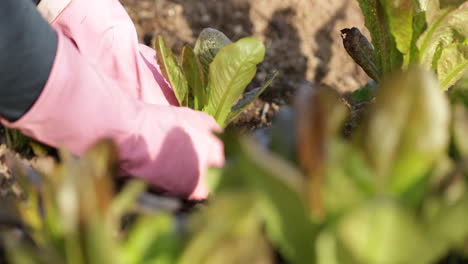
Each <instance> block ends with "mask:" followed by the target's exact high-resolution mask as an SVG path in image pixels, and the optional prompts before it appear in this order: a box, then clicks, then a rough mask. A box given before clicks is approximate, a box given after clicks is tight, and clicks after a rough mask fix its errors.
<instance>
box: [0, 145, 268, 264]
mask: <svg viewBox="0 0 468 264" xmlns="http://www.w3.org/2000/svg"><path fill="white" fill-rule="evenodd" d="M116 157H117V151H116V149H115V146H114V145H113V144H112V143H111V142H110V141H102V142H99V143H97V144H96V145H95V146H93V147H92V148H90V149H89V150H88V151H87V153H85V154H84V155H83V157H82V158H76V157H74V156H72V155H71V154H70V153H69V152H67V151H64V150H62V151H61V153H60V158H61V163H59V164H54V163H52V164H51V163H49V162H47V163H44V162H42V163H41V162H40V163H39V165H37V166H38V167H39V170H38V171H36V170H33V169H32V168H31V167H29V166H27V165H26V164H24V163H22V162H21V161H19V160H17V159H15V157H14V156H12V155H9V156H8V157H7V158H6V160H7V163H8V165H9V167H10V168H11V169H12V173H13V175H14V176H15V178H16V179H17V180H18V182H19V183H20V185H21V187H22V190H23V193H22V196H23V199H22V200H14V199H10V198H2V199H1V200H0V208H1V210H0V246H4V247H5V248H6V250H5V252H6V253H7V254H6V255H7V256H6V257H7V260H5V259H0V262H2V263H4V262H3V261H6V263H11V264H50V263H69V264H92V263H96V264H97V263H99V264H101V263H116V264H119V263H122V264H131V263H135V264H145V263H148V264H150V263H158V264H177V263H180V264H185V263H220V262H223V263H243V262H244V261H247V263H258V264H260V263H265V261H269V259H271V256H272V254H271V250H270V248H269V246H268V243H267V241H266V239H265V237H264V236H263V233H262V231H261V221H260V218H259V217H258V213H257V211H258V208H257V206H256V205H255V203H252V199H253V196H249V195H244V194H231V195H226V196H224V198H220V199H217V200H216V201H213V202H212V203H211V204H210V206H209V207H206V208H202V209H200V210H199V211H198V212H197V213H195V214H193V215H192V216H191V217H190V219H189V220H184V219H185V217H183V216H182V215H179V216H176V215H172V214H170V212H169V211H166V210H161V209H158V208H159V207H156V208H155V207H154V206H150V205H152V204H154V201H153V202H150V203H143V202H142V199H143V197H144V196H145V195H146V196H147V195H148V194H145V195H143V193H144V192H145V189H146V185H145V184H143V183H142V182H139V181H132V182H130V183H128V184H126V185H125V187H124V188H123V189H122V190H121V191H120V192H117V190H116V188H115V186H114V178H113V177H114V175H115V169H116V165H117V159H116ZM142 195H143V196H142ZM153 198H154V197H153ZM143 200H144V199H143ZM166 202H167V201H166ZM172 203H174V201H172ZM172 207H173V206H172ZM207 221H213V222H212V224H211V225H205V223H206V222H207ZM0 257H1V256H0ZM267 263H268V262H267Z"/></svg>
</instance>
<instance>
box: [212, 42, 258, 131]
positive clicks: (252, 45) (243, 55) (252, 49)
mask: <svg viewBox="0 0 468 264" xmlns="http://www.w3.org/2000/svg"><path fill="white" fill-rule="evenodd" d="M264 57H265V46H264V45H263V43H262V42H261V41H259V40H256V39H253V38H244V39H241V40H239V41H237V42H236V43H233V44H230V45H228V46H226V47H224V48H222V49H221V50H220V51H219V53H218V54H217V55H216V57H215V59H214V60H213V62H212V63H211V65H210V74H209V82H208V92H209V98H208V104H207V105H206V107H205V109H204V111H205V112H206V113H208V114H210V115H212V116H213V117H214V118H215V120H216V121H218V124H219V125H220V126H222V127H224V126H225V125H226V121H227V117H228V115H229V113H230V112H231V108H232V106H233V104H234V102H235V101H236V100H237V99H238V98H239V96H240V95H242V93H243V91H244V89H245V88H246V87H247V85H248V84H249V83H250V82H251V81H252V79H253V78H254V76H255V73H256V72H257V64H259V63H260V62H262V61H263V59H264Z"/></svg>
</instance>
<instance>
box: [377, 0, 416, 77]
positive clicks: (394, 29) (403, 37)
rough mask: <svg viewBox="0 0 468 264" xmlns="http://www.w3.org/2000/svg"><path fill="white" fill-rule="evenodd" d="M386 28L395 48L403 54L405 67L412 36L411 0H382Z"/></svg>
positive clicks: (408, 60)
mask: <svg viewBox="0 0 468 264" xmlns="http://www.w3.org/2000/svg"><path fill="white" fill-rule="evenodd" d="M382 5H383V7H384V9H385V13H386V19H387V21H388V28H389V30H390V32H391V34H392V35H393V37H394V39H395V43H396V47H397V49H398V50H399V51H400V52H401V53H402V54H403V57H404V64H403V67H404V68H406V67H407V66H408V64H409V62H410V50H411V41H412V36H413V13H414V8H413V1H412V0H382Z"/></svg>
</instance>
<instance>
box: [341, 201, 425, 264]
mask: <svg viewBox="0 0 468 264" xmlns="http://www.w3.org/2000/svg"><path fill="white" fill-rule="evenodd" d="M339 237H340V239H341V241H342V242H343V244H344V245H345V246H346V248H347V249H348V250H349V251H350V252H351V254H352V255H353V256H354V257H355V258H356V259H357V260H359V262H360V263H373V264H395V263H427V262H420V261H418V258H420V256H421V255H422V254H425V253H426V252H425V249H426V247H425V246H426V244H425V240H424V229H423V227H422V226H421V225H418V222H417V220H416V218H415V217H414V216H413V215H412V213H411V212H409V211H407V210H406V209H405V208H402V207H400V206H399V205H398V204H396V203H395V202H394V201H390V200H376V201H373V202H371V203H369V204H364V205H363V206H362V207H359V208H357V209H355V210H353V211H352V212H350V213H349V214H348V215H346V216H345V217H344V218H343V220H341V221H340V223H339Z"/></svg>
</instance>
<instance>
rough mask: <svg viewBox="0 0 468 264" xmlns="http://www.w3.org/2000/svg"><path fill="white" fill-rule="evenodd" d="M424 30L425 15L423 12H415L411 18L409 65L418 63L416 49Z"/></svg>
mask: <svg viewBox="0 0 468 264" xmlns="http://www.w3.org/2000/svg"><path fill="white" fill-rule="evenodd" d="M425 29H426V13H425V12H421V11H420V12H415V13H414V16H413V37H412V39H411V48H410V59H409V60H410V61H409V63H410V64H418V63H419V49H418V45H417V43H418V40H419V38H420V37H421V35H422V34H423V32H424V30H425Z"/></svg>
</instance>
